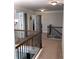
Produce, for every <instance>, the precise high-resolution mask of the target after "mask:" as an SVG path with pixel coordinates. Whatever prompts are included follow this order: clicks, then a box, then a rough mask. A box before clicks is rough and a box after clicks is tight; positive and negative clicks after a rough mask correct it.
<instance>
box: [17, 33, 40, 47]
mask: <svg viewBox="0 0 79 59" xmlns="http://www.w3.org/2000/svg"><path fill="white" fill-rule="evenodd" d="M40 33H41V32H38V33H35V34H33V35H31V36H28V37H27V38H26V37H25V40H23V41H21V42H20V43H19V44H18V45H17V46H16V47H15V48H18V47H20V46H21V45H22V44H24V43H25V42H26V41H28V40H31V39H32V38H33V37H35V36H37V35H39V34H40Z"/></svg>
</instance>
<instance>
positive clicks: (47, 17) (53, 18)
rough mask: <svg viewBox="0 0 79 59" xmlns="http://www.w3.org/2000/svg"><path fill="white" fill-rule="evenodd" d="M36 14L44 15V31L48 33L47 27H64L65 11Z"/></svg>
mask: <svg viewBox="0 0 79 59" xmlns="http://www.w3.org/2000/svg"><path fill="white" fill-rule="evenodd" d="M36 14H41V15H42V30H43V32H47V26H48V25H49V24H52V25H54V26H63V11H51V12H44V13H40V12H37V13H36Z"/></svg>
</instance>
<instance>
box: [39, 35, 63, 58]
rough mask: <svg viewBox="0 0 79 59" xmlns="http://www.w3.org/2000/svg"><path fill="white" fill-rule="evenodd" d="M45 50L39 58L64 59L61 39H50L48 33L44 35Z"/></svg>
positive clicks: (43, 44)
mask: <svg viewBox="0 0 79 59" xmlns="http://www.w3.org/2000/svg"><path fill="white" fill-rule="evenodd" d="M42 46H43V50H42V52H41V54H40V55H39V57H38V59H63V57H62V48H61V46H62V45H61V40H55V39H48V38H47V36H46V34H43V36H42Z"/></svg>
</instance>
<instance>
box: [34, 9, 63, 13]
mask: <svg viewBox="0 0 79 59" xmlns="http://www.w3.org/2000/svg"><path fill="white" fill-rule="evenodd" d="M35 13H36V14H43V13H63V10H57V11H45V12H35Z"/></svg>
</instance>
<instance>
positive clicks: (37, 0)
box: [14, 0, 64, 11]
mask: <svg viewBox="0 0 79 59" xmlns="http://www.w3.org/2000/svg"><path fill="white" fill-rule="evenodd" d="M56 1H57V0H56ZM58 1H59V4H58V5H56V6H52V5H50V4H49V1H48V0H14V6H15V7H16V6H20V7H23V8H27V9H30V10H34V11H38V9H42V8H43V9H46V10H47V11H52V10H63V5H64V4H63V0H58Z"/></svg>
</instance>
